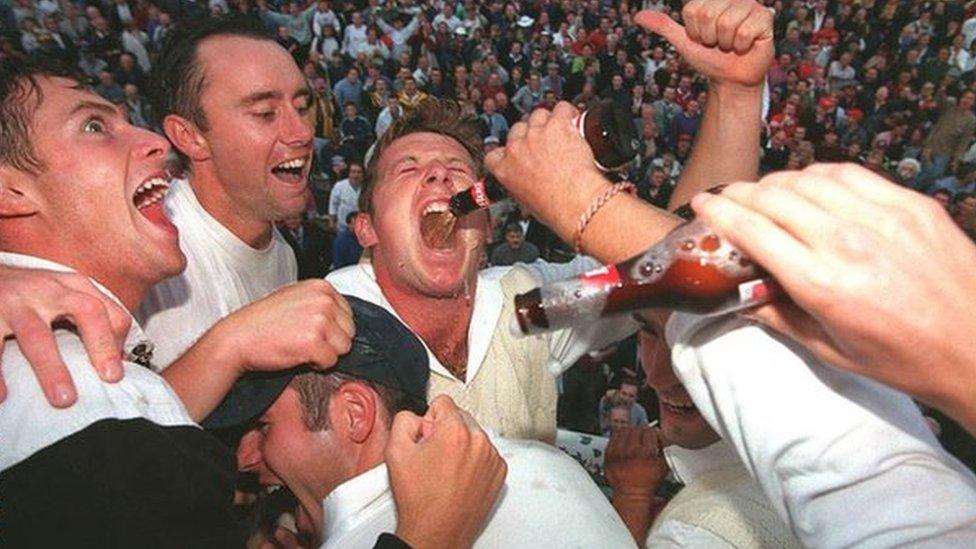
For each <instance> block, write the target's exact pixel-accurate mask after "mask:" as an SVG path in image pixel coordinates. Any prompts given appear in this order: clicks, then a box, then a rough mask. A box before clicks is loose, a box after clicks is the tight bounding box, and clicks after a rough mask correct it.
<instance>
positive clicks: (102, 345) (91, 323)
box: [64, 294, 122, 383]
mask: <svg viewBox="0 0 976 549" xmlns="http://www.w3.org/2000/svg"><path fill="white" fill-rule="evenodd" d="M64 304H65V305H66V306H67V308H68V311H70V312H69V314H68V316H69V317H70V318H71V320H72V323H73V324H74V325H75V326H77V327H78V332H79V334H80V335H81V341H82V343H83V344H84V345H85V350H86V351H88V358H89V359H90V360H91V362H92V365H93V366H95V371H96V372H98V376H99V377H100V378H101V379H102V380H104V381H108V382H112V383H114V382H116V381H119V380H120V379H122V355H121V350H120V349H119V344H118V340H117V339H116V337H115V333H114V331H113V328H112V323H111V321H110V320H109V316H108V312H107V309H106V308H105V306H104V304H103V303H102V302H101V301H99V300H97V299H94V298H92V297H89V296H87V295H84V294H77V295H73V296H69V297H67V298H65V301H64Z"/></svg>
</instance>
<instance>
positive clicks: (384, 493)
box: [322, 463, 392, 542]
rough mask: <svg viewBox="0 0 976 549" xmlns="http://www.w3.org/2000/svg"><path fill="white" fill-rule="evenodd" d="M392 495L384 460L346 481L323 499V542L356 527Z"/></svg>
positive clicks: (387, 502) (388, 501) (388, 500)
mask: <svg viewBox="0 0 976 549" xmlns="http://www.w3.org/2000/svg"><path fill="white" fill-rule="evenodd" d="M391 498H392V493H391V492H390V477H389V475H388V474H387V470H386V464H385V463H381V464H380V465H377V466H376V467H373V468H372V469H370V470H369V471H366V472H365V473H363V474H361V475H357V476H355V477H353V478H351V479H349V480H347V481H346V482H343V483H342V484H340V485H339V486H337V487H336V488H335V489H334V490H332V492H331V493H330V494H329V495H328V496H326V497H325V499H324V500H323V501H322V510H323V513H322V516H323V517H324V524H323V525H322V541H323V542H325V541H326V540H328V539H329V538H333V537H335V536H337V535H341V534H342V533H344V532H349V531H353V530H356V529H357V528H358V527H359V524H360V523H362V522H364V521H366V520H368V519H369V518H370V517H371V516H372V514H373V513H372V511H373V510H376V509H379V508H380V507H382V506H383V505H384V504H391V503H392V502H391Z"/></svg>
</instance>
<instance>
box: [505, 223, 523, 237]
mask: <svg viewBox="0 0 976 549" xmlns="http://www.w3.org/2000/svg"><path fill="white" fill-rule="evenodd" d="M508 233H518V234H520V235H521V234H522V226H521V225H519V224H518V223H509V224H508V225H505V234H508Z"/></svg>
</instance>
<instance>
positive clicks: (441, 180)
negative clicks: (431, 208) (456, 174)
mask: <svg viewBox="0 0 976 549" xmlns="http://www.w3.org/2000/svg"><path fill="white" fill-rule="evenodd" d="M449 175H450V170H448V169H447V166H445V165H444V163H443V162H439V161H437V160H434V161H431V162H430V164H428V165H427V170H426V173H425V174H424V183H426V184H428V185H436V184H440V185H446V186H448V187H451V179H450V177H449Z"/></svg>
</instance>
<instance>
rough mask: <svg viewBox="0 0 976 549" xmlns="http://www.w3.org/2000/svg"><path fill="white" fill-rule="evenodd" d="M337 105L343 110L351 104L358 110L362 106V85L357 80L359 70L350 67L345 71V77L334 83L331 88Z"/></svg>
mask: <svg viewBox="0 0 976 549" xmlns="http://www.w3.org/2000/svg"><path fill="white" fill-rule="evenodd" d="M332 94H333V95H334V96H335V101H336V103H337V104H339V105H342V106H343V108H345V106H346V105H348V104H349V103H352V104H353V105H355V106H356V108H357V109H358V108H359V107H361V106H362V94H363V83H362V82H361V81H360V80H359V69H357V68H356V67H350V68H349V70H348V71H346V77H345V78H343V79H342V80H340V81H339V82H337V83H336V85H335V87H333V88H332Z"/></svg>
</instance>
